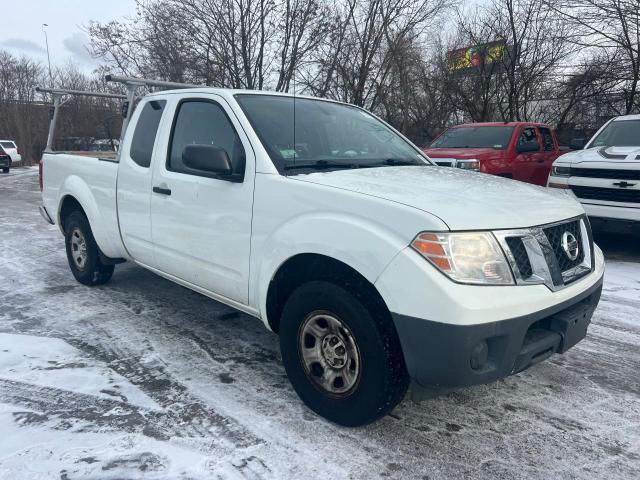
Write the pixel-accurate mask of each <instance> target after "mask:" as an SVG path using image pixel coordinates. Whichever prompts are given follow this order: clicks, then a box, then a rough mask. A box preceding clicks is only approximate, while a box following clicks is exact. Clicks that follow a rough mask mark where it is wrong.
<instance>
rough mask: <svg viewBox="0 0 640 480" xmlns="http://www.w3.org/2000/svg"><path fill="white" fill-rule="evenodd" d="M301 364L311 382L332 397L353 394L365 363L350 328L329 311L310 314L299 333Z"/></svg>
mask: <svg viewBox="0 0 640 480" xmlns="http://www.w3.org/2000/svg"><path fill="white" fill-rule="evenodd" d="M298 349H299V352H300V361H301V363H302V366H303V367H304V371H305V374H306V375H307V378H308V379H309V380H310V381H311V383H312V384H313V385H314V386H315V387H316V388H318V389H320V390H321V391H323V392H324V393H327V394H329V395H330V396H333V397H346V396H348V395H350V394H351V393H352V392H353V390H354V389H355V387H356V386H357V384H358V381H359V380H360V373H361V370H362V368H361V367H362V364H361V359H360V351H359V349H358V345H357V343H356V341H355V338H354V337H353V334H352V333H351V331H350V330H349V327H347V325H346V324H345V323H344V322H342V321H341V320H340V319H339V318H338V317H337V316H336V315H334V314H333V313H330V312H326V311H315V312H311V313H310V314H309V315H307V317H306V318H305V320H304V321H303V322H302V325H301V326H300V330H299V332H298Z"/></svg>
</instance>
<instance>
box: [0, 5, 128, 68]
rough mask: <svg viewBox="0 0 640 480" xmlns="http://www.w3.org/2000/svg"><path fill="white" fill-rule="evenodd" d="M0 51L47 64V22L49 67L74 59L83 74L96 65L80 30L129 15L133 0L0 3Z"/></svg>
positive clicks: (85, 38)
mask: <svg viewBox="0 0 640 480" xmlns="http://www.w3.org/2000/svg"><path fill="white" fill-rule="evenodd" d="M0 11H1V12H2V22H1V23H0V49H3V50H8V51H9V52H11V53H12V54H15V55H18V56H19V55H27V56H30V57H33V58H35V59H38V60H41V61H42V62H43V63H45V64H46V61H47V52H46V49H45V39H44V34H43V33H42V24H43V23H46V24H48V25H49V26H48V27H47V35H48V36H49V51H50V53H51V65H52V66H54V65H63V64H65V63H66V62H68V61H69V60H73V61H74V62H75V63H76V64H78V66H79V67H81V68H82V69H83V70H85V71H91V70H92V69H93V68H94V67H95V66H96V65H97V64H98V62H96V60H94V59H92V58H91V56H90V55H89V53H88V52H87V50H86V47H85V46H86V45H87V44H88V38H87V36H86V34H85V33H84V32H83V30H82V26H83V25H87V24H88V23H89V21H90V20H97V21H100V22H107V21H109V20H113V19H118V18H122V17H125V16H132V15H133V14H134V12H135V0H107V1H104V0H0Z"/></svg>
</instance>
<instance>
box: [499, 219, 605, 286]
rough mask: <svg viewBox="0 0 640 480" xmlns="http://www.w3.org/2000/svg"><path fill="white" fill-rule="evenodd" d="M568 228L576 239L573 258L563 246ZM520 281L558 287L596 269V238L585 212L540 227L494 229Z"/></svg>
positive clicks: (521, 282)
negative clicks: (593, 240) (576, 247)
mask: <svg viewBox="0 0 640 480" xmlns="http://www.w3.org/2000/svg"><path fill="white" fill-rule="evenodd" d="M565 232H568V233H570V234H571V235H572V236H573V237H575V239H576V240H577V244H578V254H577V257H576V258H575V259H572V258H570V256H569V254H568V253H567V252H566V251H565V249H564V247H563V242H562V238H563V235H564V233H565ZM493 233H494V235H495V236H496V238H497V239H498V242H499V243H500V245H501V246H502V249H503V250H504V252H505V254H506V256H507V259H508V261H509V263H510V265H511V269H512V271H513V273H514V277H515V279H516V283H518V284H521V285H536V284H544V285H546V286H547V287H549V288H550V289H552V290H559V289H561V288H563V287H565V286H567V285H568V284H570V283H572V282H574V281H576V280H578V279H579V278H581V277H583V276H584V275H586V274H587V273H589V272H590V271H591V270H592V269H593V265H592V259H593V242H592V240H591V231H590V226H589V222H588V220H587V218H586V216H583V217H579V218H573V219H570V220H566V221H563V222H558V223H554V224H549V225H541V226H539V227H531V228H524V229H517V230H499V231H496V232H493Z"/></svg>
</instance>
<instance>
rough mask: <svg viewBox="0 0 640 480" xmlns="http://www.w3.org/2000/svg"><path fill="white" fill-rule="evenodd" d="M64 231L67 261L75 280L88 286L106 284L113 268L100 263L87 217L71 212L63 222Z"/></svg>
mask: <svg viewBox="0 0 640 480" xmlns="http://www.w3.org/2000/svg"><path fill="white" fill-rule="evenodd" d="M64 231H65V245H66V249H67V260H68V261H69V268H71V272H72V273H73V276H74V277H75V278H76V280H77V281H78V282H80V283H82V284H84V285H89V286H93V285H102V284H103V283H106V282H108V281H109V279H110V278H111V276H112V275H113V270H114V266H113V265H104V264H103V263H102V262H101V261H100V250H99V248H98V245H97V244H96V241H95V239H94V238H93V233H92V232H91V226H90V225H89V221H88V220H87V217H86V216H85V215H84V214H83V213H82V212H79V211H75V212H72V213H71V214H70V215H69V216H68V217H67V220H66V221H65V228H64Z"/></svg>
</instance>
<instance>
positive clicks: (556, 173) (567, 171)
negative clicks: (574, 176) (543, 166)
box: [551, 165, 571, 177]
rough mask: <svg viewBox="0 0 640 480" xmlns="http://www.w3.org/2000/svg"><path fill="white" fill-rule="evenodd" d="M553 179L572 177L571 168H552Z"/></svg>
mask: <svg viewBox="0 0 640 480" xmlns="http://www.w3.org/2000/svg"><path fill="white" fill-rule="evenodd" d="M551 176H552V177H569V176H571V167H556V166H555V165H554V166H552V167H551Z"/></svg>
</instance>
